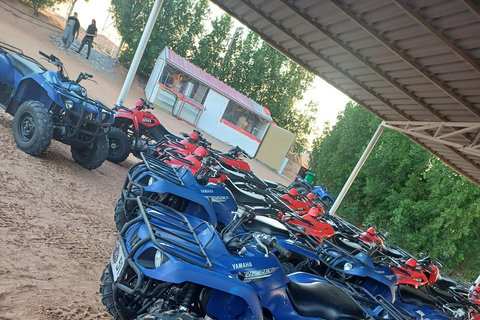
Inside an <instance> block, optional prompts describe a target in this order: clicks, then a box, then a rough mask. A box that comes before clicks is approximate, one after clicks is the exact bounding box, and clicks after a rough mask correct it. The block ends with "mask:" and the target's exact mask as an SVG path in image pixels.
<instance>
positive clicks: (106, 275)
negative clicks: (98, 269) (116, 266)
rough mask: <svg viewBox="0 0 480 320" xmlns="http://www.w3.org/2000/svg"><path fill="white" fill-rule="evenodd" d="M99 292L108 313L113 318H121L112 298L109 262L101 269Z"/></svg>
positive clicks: (118, 319)
mask: <svg viewBox="0 0 480 320" xmlns="http://www.w3.org/2000/svg"><path fill="white" fill-rule="evenodd" d="M100 281H101V283H100V294H101V295H102V303H103V305H104V306H105V307H106V308H107V311H108V313H109V314H110V315H111V316H112V317H113V318H114V319H115V320H122V319H123V318H122V317H121V315H120V312H119V311H118V308H117V306H116V305H115V300H114V299H113V275H112V268H111V267H110V263H109V264H107V266H106V267H105V269H103V272H102V277H101V278H100Z"/></svg>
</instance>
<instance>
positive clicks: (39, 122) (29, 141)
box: [13, 100, 53, 156]
mask: <svg viewBox="0 0 480 320" xmlns="http://www.w3.org/2000/svg"><path fill="white" fill-rule="evenodd" d="M52 138H53V121H52V117H51V116H50V115H49V114H48V111H47V110H46V109H45V108H44V106H43V104H41V103H40V102H38V101H33V100H29V101H25V102H23V103H22V104H21V105H20V107H18V109H17V112H15V117H14V118H13V139H14V140H15V143H16V144H17V146H18V148H19V149H20V150H22V151H23V152H25V153H28V154H29V155H32V156H38V155H41V154H42V153H44V152H45V151H47V149H48V147H49V146H50V142H51V141H52Z"/></svg>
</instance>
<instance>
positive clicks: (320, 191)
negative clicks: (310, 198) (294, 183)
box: [312, 186, 335, 202]
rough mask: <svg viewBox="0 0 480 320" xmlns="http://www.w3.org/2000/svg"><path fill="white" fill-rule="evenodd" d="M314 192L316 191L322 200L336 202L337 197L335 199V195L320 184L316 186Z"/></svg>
mask: <svg viewBox="0 0 480 320" xmlns="http://www.w3.org/2000/svg"><path fill="white" fill-rule="evenodd" d="M312 192H313V193H316V194H317V195H318V196H319V197H320V199H321V200H325V199H329V200H330V201H332V202H335V199H333V197H332V196H331V195H330V194H329V193H328V192H326V191H325V190H323V188H322V187H320V186H316V187H314V188H313V189H312Z"/></svg>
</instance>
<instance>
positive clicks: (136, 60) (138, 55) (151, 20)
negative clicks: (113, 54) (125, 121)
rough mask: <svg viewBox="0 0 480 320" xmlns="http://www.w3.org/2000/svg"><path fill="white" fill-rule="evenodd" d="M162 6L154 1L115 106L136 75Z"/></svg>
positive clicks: (122, 99) (125, 93)
mask: <svg viewBox="0 0 480 320" xmlns="http://www.w3.org/2000/svg"><path fill="white" fill-rule="evenodd" d="M162 4H163V0H155V3H154V4H153V8H152V11H151V12H150V16H149V17H148V21H147V24H146V25H145V29H144V30H143V34H142V38H140V42H139V43H138V47H137V51H135V56H134V57H133V60H132V64H131V65H130V69H128V74H127V77H126V78H125V82H124V83H123V87H122V91H121V92H120V95H119V96H118V100H117V105H122V104H123V101H125V97H126V95H127V93H128V90H130V87H131V86H132V82H133V78H134V77H135V73H137V69H138V65H139V64H140V60H141V59H142V56H143V52H144V51H145V47H146V46H147V42H148V39H149V38H150V34H151V33H152V29H153V26H154V25H155V21H156V20H157V16H158V13H159V12H160V8H162Z"/></svg>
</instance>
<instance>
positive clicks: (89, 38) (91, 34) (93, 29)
mask: <svg viewBox="0 0 480 320" xmlns="http://www.w3.org/2000/svg"><path fill="white" fill-rule="evenodd" d="M97 31H98V30H97V26H96V22H95V19H92V24H91V25H89V26H88V28H87V33H86V34H85V37H83V40H82V44H81V45H80V48H78V51H76V52H77V53H80V52H81V51H82V49H83V46H84V45H85V44H88V50H87V59H88V58H89V57H90V51H91V50H92V45H93V38H95V37H96V36H97Z"/></svg>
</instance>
